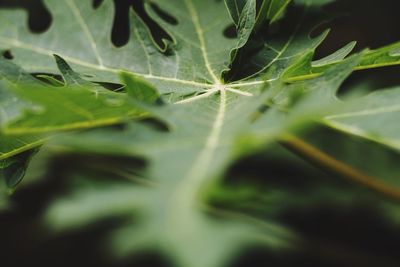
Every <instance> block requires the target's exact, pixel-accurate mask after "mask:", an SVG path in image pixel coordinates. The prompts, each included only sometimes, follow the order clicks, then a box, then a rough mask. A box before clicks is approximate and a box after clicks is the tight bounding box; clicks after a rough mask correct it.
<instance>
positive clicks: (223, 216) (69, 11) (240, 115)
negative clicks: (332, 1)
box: [0, 0, 400, 267]
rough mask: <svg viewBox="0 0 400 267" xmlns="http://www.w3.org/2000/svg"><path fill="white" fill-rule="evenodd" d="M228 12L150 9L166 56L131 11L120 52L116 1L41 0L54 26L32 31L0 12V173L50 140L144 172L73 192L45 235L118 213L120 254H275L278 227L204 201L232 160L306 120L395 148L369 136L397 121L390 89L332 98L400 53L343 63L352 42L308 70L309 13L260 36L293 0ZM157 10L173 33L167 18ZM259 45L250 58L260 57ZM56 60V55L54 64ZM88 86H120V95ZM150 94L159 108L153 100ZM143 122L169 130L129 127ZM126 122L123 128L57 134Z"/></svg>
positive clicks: (184, 1)
mask: <svg viewBox="0 0 400 267" xmlns="http://www.w3.org/2000/svg"><path fill="white" fill-rule="evenodd" d="M225 2H226V5H227V6H228V9H225V5H224V3H223V1H212V0H209V1H203V0H201V1H200V0H198V1H197V0H173V1H161V0H160V1H158V0H155V1H151V3H150V2H146V3H145V4H144V6H145V11H146V12H147V14H148V15H149V16H150V17H151V18H152V19H153V20H154V21H155V22H156V23H157V24H158V25H159V26H161V27H162V28H163V29H164V30H165V31H166V32H167V33H168V34H169V35H170V36H171V38H172V41H167V40H164V41H163V42H164V45H165V47H163V48H160V47H159V46H158V45H157V44H156V43H155V42H154V40H153V37H152V35H151V32H150V29H149V28H148V25H147V24H146V23H145V22H144V21H143V20H142V19H141V17H140V16H139V15H138V14H137V13H136V12H135V11H134V10H130V27H131V28H130V39H129V42H128V43H127V44H126V45H125V46H123V47H120V48H117V47H115V46H114V45H113V44H112V42H111V40H110V37H109V36H110V32H111V25H112V20H113V15H114V8H113V5H112V2H111V1H104V2H103V3H102V4H101V5H100V6H99V7H98V8H97V9H94V8H93V7H92V3H91V1H76V0H66V1H61V2H60V1H55V0H47V1H45V3H46V6H47V7H48V8H49V10H50V12H51V14H52V16H53V18H54V21H53V24H52V25H51V27H50V29H49V30H48V31H46V32H45V33H42V34H39V35H36V34H33V33H31V32H29V30H28V29H27V27H26V25H25V22H24V17H25V16H24V14H23V12H20V11H8V10H7V11H6V10H0V23H1V24H3V25H7V27H2V28H0V49H2V50H10V51H11V53H12V55H13V56H14V59H13V60H12V62H13V63H11V62H10V61H6V60H2V61H0V74H1V77H2V78H3V80H4V81H3V82H2V84H0V85H1V86H0V90H1V91H0V92H1V94H2V95H4V96H5V97H4V98H3V99H2V100H1V101H2V102H1V103H2V110H3V109H4V111H3V112H2V116H1V117H0V118H1V126H2V134H3V135H6V136H5V137H3V138H2V139H1V141H0V148H1V153H2V154H0V160H1V161H0V162H1V164H0V169H1V170H2V173H6V174H9V170H10V169H9V168H10V166H15V164H17V165H18V167H19V168H18V170H20V171H21V172H23V171H24V168H25V167H26V165H25V163H26V158H25V161H22V163H21V161H18V160H19V159H20V158H19V156H18V155H17V154H19V153H20V152H22V151H25V150H29V149H31V148H33V147H35V146H37V145H39V144H42V143H43V142H44V140H43V138H48V137H49V134H50V135H51V136H52V138H54V140H53V141H51V142H50V143H49V144H48V147H49V148H51V147H52V146H53V147H57V148H60V147H62V148H64V149H66V150H70V151H73V152H78V153H91V154H102V155H104V154H105V155H124V156H128V157H132V158H137V157H139V158H143V159H145V161H146V162H147V167H146V168H145V169H144V170H142V171H141V173H140V175H141V176H143V178H144V180H145V181H146V185H138V184H136V183H134V182H129V183H120V182H109V183H107V184H106V185H103V184H101V183H97V182H90V183H89V185H88V186H78V188H74V190H73V191H72V192H71V195H69V196H68V198H64V199H61V200H60V199H59V200H58V201H55V202H54V203H52V205H51V206H50V208H49V210H48V211H47V215H46V216H47V217H46V218H47V221H48V223H49V224H50V225H51V226H53V227H54V228H56V229H68V228H74V227H82V226H84V225H87V224H89V223H92V222H95V221H97V220H99V219H103V218H105V217H107V218H108V217H118V216H124V217H125V218H127V220H126V223H125V224H122V225H119V227H116V228H115V229H113V231H112V232H111V235H110V236H111V237H110V238H111V242H110V244H111V246H112V248H113V251H114V252H115V253H116V254H118V255H122V256H125V255H128V254H130V253H132V252H138V251H141V250H144V249H152V250H157V251H158V252H161V253H164V254H165V255H167V256H168V257H169V258H170V259H171V260H172V261H173V262H175V263H176V264H177V265H179V266H187V267H203V266H210V267H213V266H215V267H216V266H222V265H224V264H226V263H227V262H229V260H231V258H232V257H233V255H234V253H236V252H237V251H240V250H242V249H244V248H245V247H248V246H250V245H255V244H256V245H263V246H269V247H272V248H282V247H285V246H287V245H288V244H290V243H291V242H293V240H295V238H296V235H295V234H293V232H292V231H291V230H290V229H288V228H286V227H283V226H280V225H279V224H278V223H277V222H276V221H275V219H274V218H273V217H271V218H269V217H266V218H265V217H264V218H262V219H261V218H257V217H253V216H249V215H248V214H246V213H232V212H230V211H229V210H215V209H214V208H213V207H212V206H210V205H209V202H208V200H209V195H208V193H209V192H210V191H212V189H213V188H215V187H217V186H220V184H221V183H222V179H223V177H224V175H225V174H226V170H227V168H228V167H229V166H230V165H231V164H232V163H233V162H234V161H235V160H237V159H239V158H241V157H243V156H244V155H247V154H252V153H254V152H255V151H257V150H259V149H260V148H261V147H265V145H267V144H269V143H271V142H272V141H273V140H277V139H281V138H282V137H283V136H285V133H286V132H288V131H295V130H297V129H298V128H299V126H300V128H301V127H303V125H304V124H305V123H308V122H311V121H319V122H323V123H325V124H327V125H329V126H332V127H335V128H339V129H341V130H342V131H346V132H349V133H353V134H358V135H360V136H363V137H367V138H370V139H374V140H378V141H379V142H382V143H385V144H389V145H391V146H393V147H395V148H398V142H399V141H398V138H399V136H398V134H396V127H395V126H393V128H390V127H389V128H387V127H386V126H385V127H380V128H377V127H376V126H377V125H376V122H375V123H372V122H371V121H375V120H374V119H375V116H384V121H385V122H390V123H393V125H395V123H394V121H395V119H396V118H397V116H396V112H397V107H396V105H395V103H394V102H395V99H397V98H398V93H399V92H398V90H390V91H386V92H380V93H379V94H377V95H371V96H367V97H365V98H361V99H358V100H354V101H353V100H350V101H348V102H346V103H341V102H340V101H338V100H337V99H336V92H337V89H338V88H339V86H340V85H341V83H342V82H343V80H344V79H345V78H346V77H347V76H348V75H349V74H350V73H351V72H352V71H353V70H354V69H363V68H371V67H376V66H385V65H392V64H399V59H400V55H399V54H398V53H397V52H398V47H399V44H394V45H391V46H388V47H384V48H382V49H378V50H376V51H368V52H365V53H362V54H359V55H357V56H354V57H351V58H348V59H346V57H347V55H348V54H349V53H350V52H351V50H352V48H353V46H354V44H352V43H351V44H349V45H347V46H345V47H344V48H342V49H340V50H339V51H337V52H336V53H334V54H332V55H330V56H328V57H327V58H324V59H321V60H318V61H315V60H314V58H313V55H314V52H315V49H316V48H317V47H318V46H319V44H320V43H321V42H322V41H323V40H324V38H325V36H326V34H327V32H324V33H323V34H321V35H320V36H318V37H315V38H310V37H309V34H310V32H311V31H312V29H313V28H314V26H315V24H314V23H315V22H314V21H308V20H305V19H304V18H305V17H307V14H308V13H307V12H308V11H307V8H305V9H302V10H303V11H302V12H300V13H299V14H297V15H298V18H297V20H294V22H293V23H292V24H290V23H289V25H287V27H288V29H286V30H287V31H283V32H280V33H278V34H277V35H275V36H274V38H273V39H270V40H269V39H268V40H266V39H265V38H264V36H263V37H261V38H260V37H259V35H260V34H261V33H260V31H261V32H262V29H265V27H268V26H269V25H270V24H273V23H275V22H277V20H278V18H281V16H282V15H283V14H284V13H285V12H289V10H287V9H288V8H290V7H289V2H290V1H225ZM295 2H302V1H295ZM314 2H318V1H314ZM322 2H327V1H322ZM257 4H258V5H257ZM154 5H157V6H158V7H159V8H161V9H162V10H163V12H166V13H167V14H170V15H171V16H172V17H174V18H175V19H176V21H177V24H175V25H174V24H171V23H169V22H168V21H165V20H164V19H163V18H162V16H160V14H159V12H157V9H155V8H154ZM238 10H239V11H238ZM71 18H74V19H71ZM232 19H233V22H234V23H235V24H236V27H237V33H238V36H237V37H236V38H227V37H225V36H224V34H223V33H224V31H225V30H226V28H227V27H228V26H229V25H230V24H231V23H232ZM260 25H261V26H262V27H261V26H260ZM260 46H261V48H260ZM254 47H258V48H259V49H258V50H257V51H256V52H255V53H254V50H253V49H254ZM54 54H57V55H60V56H56V60H54V58H53V55H54ZM64 60H65V61H64ZM14 63H16V64H18V65H20V66H21V67H22V68H23V69H24V70H23V69H22V68H19V67H17V66H16V65H15V64H14ZM69 64H70V65H71V67H70V65H69ZM243 70H245V71H244V72H241V71H243ZM121 71H123V72H121ZM32 72H34V73H49V74H61V75H62V78H63V81H62V82H61V83H60V81H57V80H55V79H54V78H52V76H45V79H46V80H47V83H43V82H39V81H38V80H37V79H35V78H33V77H32V76H31V75H30V74H29V73H32ZM235 72H239V73H240V75H239V76H238V75H236V74H235ZM121 73H122V74H121ZM225 78H229V79H225ZM88 80H90V81H91V82H89V81H88ZM304 80H305V81H304ZM49 82H50V83H51V85H49ZM94 82H112V83H122V84H123V85H124V86H125V91H126V92H127V94H125V93H117V92H111V91H109V90H107V89H105V88H103V87H101V86H100V85H99V84H98V83H94ZM288 82H289V83H288ZM292 82H294V83H292ZM155 88H157V89H158V91H159V92H160V93H161V94H162V99H163V100H162V101H159V102H164V104H162V103H158V101H157V98H158V95H157V93H156V89H155ZM165 102H167V103H165ZM158 104H159V105H158ZM388 104H389V105H388ZM371 107H373V108H372V109H371ZM338 108H339V109H338ZM144 116H146V117H150V118H152V119H156V120H158V121H159V122H158V123H161V124H163V125H164V126H166V128H167V130H165V131H163V130H160V129H158V128H157V127H154V126H153V125H152V124H149V123H146V122H131V119H135V120H137V119H140V118H142V117H144ZM360 116H361V117H362V119H359V117H360ZM355 117H357V119H355ZM125 122H126V125H125V128H123V129H122V130H121V129H119V130H115V129H96V130H93V131H89V132H85V133H73V134H71V135H67V136H64V137H57V136H56V137H53V134H55V133H58V132H60V131H66V130H68V131H70V130H79V129H88V128H89V129H90V128H94V127H100V126H106V125H110V124H115V123H125ZM378 126H380V125H378ZM360 133H361V134H360ZM377 135H379V137H376V136H377ZM371 136H374V138H372V137H371ZM375 137H376V138H375ZM11 156H13V157H12V158H10V157H11ZM13 164H14V165H13ZM131 168H132V171H136V169H135V168H134V167H133V166H132V167H131ZM12 174H14V175H15V173H12ZM12 176H13V175H11V176H10V175H8V177H6V178H7V179H8V181H11V182H9V184H10V185H9V186H10V187H13V186H14V185H15V184H16V183H18V182H19V180H20V177H19V176H17V177H12ZM78 176H79V177H81V178H82V179H87V178H88V177H85V175H83V174H79V175H78ZM82 176H83V177H82ZM136 176H138V175H137V174H136V173H135V175H134V177H133V178H134V179H136V178H138V177H136ZM9 177H11V178H12V179H10V178H9ZM89 178H90V177H89ZM89 180H90V179H89ZM138 218H139V219H138ZM199 255H202V257H200V258H199Z"/></svg>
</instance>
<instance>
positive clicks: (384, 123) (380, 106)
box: [324, 88, 400, 150]
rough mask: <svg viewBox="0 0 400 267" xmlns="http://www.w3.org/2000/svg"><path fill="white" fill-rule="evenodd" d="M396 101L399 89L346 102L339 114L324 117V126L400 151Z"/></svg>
mask: <svg viewBox="0 0 400 267" xmlns="http://www.w3.org/2000/svg"><path fill="white" fill-rule="evenodd" d="M399 97H400V89H399V88H392V89H386V90H382V91H377V92H374V93H371V94H369V95H367V96H364V97H361V98H359V99H355V100H348V101H347V103H346V104H344V106H343V107H342V109H341V110H340V112H337V113H335V114H331V115H329V116H327V117H326V119H325V121H324V123H325V124H327V125H329V126H331V127H334V128H335V129H338V130H340V131H343V132H346V133H349V134H353V135H357V136H361V137H364V138H367V139H370V140H373V141H376V142H379V143H382V144H385V145H387V146H390V147H392V148H394V149H397V150H400V134H399V129H398V123H397V121H398V118H399V115H400V107H399V103H398V99H399Z"/></svg>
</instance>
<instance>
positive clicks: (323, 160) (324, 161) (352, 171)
mask: <svg viewBox="0 0 400 267" xmlns="http://www.w3.org/2000/svg"><path fill="white" fill-rule="evenodd" d="M280 144H281V145H283V146H284V147H286V148H287V149H289V150H291V151H293V152H294V153H296V154H298V155H300V156H301V157H303V158H304V159H306V160H307V161H309V162H311V163H313V164H316V165H319V166H320V167H323V168H324V169H327V170H329V171H331V172H334V173H336V174H338V175H340V176H342V177H344V178H347V179H349V180H351V181H353V182H356V183H358V184H361V185H363V186H365V187H367V188H369V189H372V190H374V191H376V192H378V193H381V194H384V195H386V196H388V197H391V198H394V199H398V200H400V189H399V188H395V187H392V186H390V185H389V184H386V183H385V182H382V181H381V180H380V179H379V178H376V177H373V176H370V175H368V174H366V173H364V172H362V171H360V170H358V169H356V168H354V167H353V166H350V165H348V164H346V163H344V162H342V161H339V160H337V159H335V158H334V157H332V156H330V155H328V154H327V153H325V152H323V151H321V150H319V149H318V148H316V147H314V146H313V145H311V144H309V143H307V142H306V141H304V140H302V139H300V138H298V137H295V136H293V135H290V134H286V135H285V136H284V138H283V139H282V140H281V141H280Z"/></svg>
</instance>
